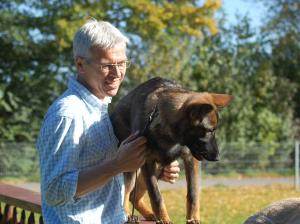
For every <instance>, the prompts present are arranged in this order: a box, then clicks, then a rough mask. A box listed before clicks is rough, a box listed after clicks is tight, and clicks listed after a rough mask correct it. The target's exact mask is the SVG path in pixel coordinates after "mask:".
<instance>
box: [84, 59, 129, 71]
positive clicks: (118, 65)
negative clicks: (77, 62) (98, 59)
mask: <svg viewBox="0 0 300 224" xmlns="http://www.w3.org/2000/svg"><path fill="white" fill-rule="evenodd" d="M88 62H89V63H90V61H88ZM96 66H97V68H98V69H99V70H100V71H101V72H104V73H107V72H109V71H111V70H113V69H116V68H118V69H119V70H120V71H124V70H125V69H126V68H128V67H129V66H130V61H127V60H126V61H122V62H119V63H115V64H106V63H99V64H96Z"/></svg>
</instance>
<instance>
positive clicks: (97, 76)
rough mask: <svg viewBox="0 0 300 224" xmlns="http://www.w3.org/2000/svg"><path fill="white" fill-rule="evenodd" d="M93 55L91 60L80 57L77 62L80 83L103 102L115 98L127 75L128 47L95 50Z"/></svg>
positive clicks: (119, 46) (120, 46)
mask: <svg viewBox="0 0 300 224" xmlns="http://www.w3.org/2000/svg"><path fill="white" fill-rule="evenodd" d="M91 53H92V57H91V59H89V60H87V59H83V58H80V57H79V58H77V59H76V61H75V62H76V67H77V70H78V79H79V81H80V82H82V83H83V84H84V85H85V86H86V87H87V88H88V89H89V90H90V91H91V92H92V93H93V94H94V95H96V96H97V97H98V98H99V99H101V100H103V99H104V98H105V97H107V96H115V95H116V94H117V93H118V89H119V87H120V85H121V83H122V81H123V79H124V76H125V73H126V61H127V57H126V47H125V46H124V45H117V46H116V47H114V48H110V49H106V50H102V49H99V48H94V49H93V50H92V51H91ZM124 64H125V66H123V65H124ZM116 65H117V66H116Z"/></svg>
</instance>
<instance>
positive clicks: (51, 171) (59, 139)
mask: <svg viewBox="0 0 300 224" xmlns="http://www.w3.org/2000/svg"><path fill="white" fill-rule="evenodd" d="M77 120H78V119H77ZM77 120H76V119H72V118H69V117H63V116H58V115H52V116H48V118H47V119H46V120H45V123H44V125H43V129H42V132H41V133H40V137H39V140H38V149H39V154H40V167H41V185H42V194H44V197H45V201H46V203H47V204H48V205H50V206H60V205H64V204H67V203H73V202H74V198H75V194H76V189H77V182H78V175H79V170H78V167H77V164H78V159H79V154H80V150H81V149H80V147H79V140H80V138H81V137H82V135H83V128H82V125H81V124H80V122H78V121H77Z"/></svg>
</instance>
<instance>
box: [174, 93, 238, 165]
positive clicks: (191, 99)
mask: <svg viewBox="0 0 300 224" xmlns="http://www.w3.org/2000/svg"><path fill="white" fill-rule="evenodd" d="M182 99H183V101H182V103H181V105H180V107H179V108H178V111H177V116H176V117H177V119H176V121H173V122H172V127H173V128H172V129H173V132H174V133H176V134H174V135H175V137H176V139H177V140H178V142H179V143H180V144H181V145H186V146H187V147H188V148H189V149H190V151H191V153H192V155H193V156H194V157H195V158H196V159H198V160H202V159H203V158H204V159H206V160H208V161H217V160H218V156H219V149H218V146H217V143H216V139H215V132H216V129H217V127H218V122H219V116H218V110H219V109H220V108H223V107H225V106H227V105H228V104H229V103H230V102H231V100H232V99H233V96H231V95H226V94H213V93H192V94H188V95H186V96H185V97H183V98H182ZM176 102H178V99H177V100H176Z"/></svg>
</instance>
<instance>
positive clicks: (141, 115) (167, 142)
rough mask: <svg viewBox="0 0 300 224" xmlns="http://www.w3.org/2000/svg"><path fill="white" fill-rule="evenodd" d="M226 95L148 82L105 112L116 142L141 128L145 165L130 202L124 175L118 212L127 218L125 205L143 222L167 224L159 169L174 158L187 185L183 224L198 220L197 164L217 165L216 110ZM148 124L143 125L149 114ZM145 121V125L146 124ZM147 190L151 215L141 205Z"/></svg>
mask: <svg viewBox="0 0 300 224" xmlns="http://www.w3.org/2000/svg"><path fill="white" fill-rule="evenodd" d="M232 98H233V97H232V96H230V95H226V94H213V93H197V92H192V91H189V90H186V89H184V88H182V87H181V86H180V85H178V84H176V83H175V82H173V81H170V80H166V79H162V78H153V79H150V80H149V81H147V82H145V83H142V84H141V85H139V86H138V87H136V88H135V89H134V90H133V91H131V92H130V93H129V94H128V95H126V96H125V97H123V98H122V99H121V100H120V101H119V102H118V104H117V105H116V107H115V109H114V111H113V112H112V113H111V121H112V125H113V128H114V131H115V134H116V136H117V138H118V139H119V141H120V142H121V141H123V140H124V139H125V138H127V137H128V136H129V135H130V134H131V133H133V132H136V131H137V130H143V129H145V126H147V125H148V127H147V130H145V131H144V133H143V135H145V137H146V138H147V152H146V162H145V164H144V165H143V167H142V168H141V170H140V171H141V172H139V175H138V178H137V180H136V181H137V189H136V191H135V197H133V194H132V191H133V189H134V185H135V178H134V177H135V175H134V173H125V174H124V180H125V200H124V209H125V211H126V212H127V213H128V214H129V201H131V202H132V203H133V201H134V204H135V206H136V209H137V210H138V211H139V212H140V214H141V215H142V216H143V217H144V218H145V219H146V220H152V221H156V222H157V223H172V222H171V220H170V218H169V216H168V213H167V211H166V207H165V204H164V201H163V198H162V196H161V194H160V191H159V189H158V183H157V181H158V178H159V174H160V173H161V169H162V167H163V166H165V165H168V164H170V163H171V162H172V161H174V160H175V159H176V158H178V157H181V158H182V159H183V161H184V166H185V172H186V180H187V208H186V209H187V215H186V218H187V223H200V221H199V219H200V216H199V208H200V207H199V186H198V180H199V179H198V170H199V162H198V161H199V160H202V159H206V160H208V161H217V160H218V156H219V150H218V146H217V143H216V139H215V131H216V128H217V126H218V109H219V108H223V107H225V106H227V105H228V104H229V103H230V101H231V100H232ZM150 114H151V115H153V120H152V122H151V123H150V122H149V115H150ZM147 122H148V124H147ZM146 190H148V194H149V198H150V201H151V207H152V210H151V209H150V208H149V207H148V206H147V204H146V203H145V202H144V200H143V197H144V194H145V192H146Z"/></svg>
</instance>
